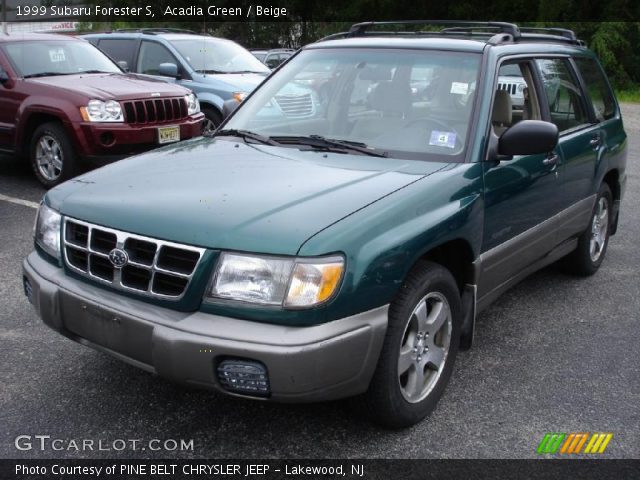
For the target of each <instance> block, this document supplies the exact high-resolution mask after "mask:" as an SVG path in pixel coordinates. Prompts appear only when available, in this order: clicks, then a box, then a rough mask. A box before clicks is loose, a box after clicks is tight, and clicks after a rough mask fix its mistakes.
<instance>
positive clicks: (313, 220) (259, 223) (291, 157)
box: [45, 138, 446, 255]
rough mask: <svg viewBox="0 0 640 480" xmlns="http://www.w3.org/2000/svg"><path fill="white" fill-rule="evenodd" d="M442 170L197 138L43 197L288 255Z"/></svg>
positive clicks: (151, 228)
mask: <svg viewBox="0 0 640 480" xmlns="http://www.w3.org/2000/svg"><path fill="white" fill-rule="evenodd" d="M445 165H446V164H443V163H435V162H425V161H409V160H406V161H405V160H397V159H388V158H377V157H370V156H362V155H346V154H338V153H335V154H334V153H324V152H314V151H300V150H298V149H296V148H285V147H277V146H261V145H247V144H244V143H243V142H235V141H231V139H203V138H200V139H196V140H191V141H186V142H182V143H180V144H176V145H174V146H170V147H165V148H162V149H159V150H156V151H155V152H150V153H147V154H144V155H139V156H137V157H132V158H129V159H126V160H122V161H120V162H118V163H115V164H112V165H109V166H107V167H104V168H101V169H99V170H95V171H93V172H90V173H88V174H86V175H83V176H81V177H78V178H76V179H74V180H70V181H68V182H65V183H64V184H62V185H60V186H58V187H57V188H55V189H53V190H50V191H49V193H48V194H47V196H46V200H45V201H46V202H47V203H48V204H49V205H50V206H51V207H53V208H55V209H57V210H59V211H61V213H62V214H64V215H67V216H70V217H75V218H78V219H81V220H85V221H88V222H92V223H95V224H98V225H103V226H108V227H112V228H116V229H120V230H124V231H127V232H132V233H137V234H140V235H146V236H150V237H154V238H159V239H165V240H170V241H174V242H179V243H185V244H190V245H196V246H202V247H207V248H214V249H216V248H219V249H231V250H239V251H252V252H264V253H273V254H290V255H294V254H296V253H297V252H298V250H299V248H300V247H301V245H302V244H303V243H304V242H305V240H307V239H308V238H309V237H311V236H312V235H314V234H315V233H317V232H318V231H320V230H323V229H325V228H326V227H328V226H330V225H332V224H333V223H335V222H338V221H339V220H340V219H342V218H344V217H346V216H348V215H349V214H351V213H353V212H354V211H356V210H358V209H361V208H363V207H365V206H367V205H370V204H371V203H373V202H375V201H376V200H378V199H380V198H381V197H384V196H386V195H389V194H391V193H392V192H394V191H396V190H398V189H401V188H403V187H404V186H406V185H408V184H410V183H412V182H415V181H417V180H419V179H420V178H423V177H424V176H425V175H429V174H431V173H433V172H435V171H437V170H438V169H441V168H443V167H444V166H445Z"/></svg>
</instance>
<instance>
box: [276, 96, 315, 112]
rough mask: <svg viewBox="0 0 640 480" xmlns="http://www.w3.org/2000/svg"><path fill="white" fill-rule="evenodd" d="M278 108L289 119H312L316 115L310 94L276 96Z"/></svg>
mask: <svg viewBox="0 0 640 480" xmlns="http://www.w3.org/2000/svg"><path fill="white" fill-rule="evenodd" d="M275 100H276V102H277V103H278V106H279V107H280V109H281V110H282V113H284V114H285V115H286V116H287V117H293V118H296V117H298V118H299V117H310V116H312V115H313V114H314V113H315V109H314V105H313V98H312V97H311V94H310V93H305V94H302V95H276V98H275Z"/></svg>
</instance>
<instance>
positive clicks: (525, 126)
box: [24, 22, 627, 427]
mask: <svg viewBox="0 0 640 480" xmlns="http://www.w3.org/2000/svg"><path fill="white" fill-rule="evenodd" d="M423 23H426V22H423ZM429 23H430V24H431V25H430V28H431V30H429V31H417V32H415V33H409V32H406V31H403V32H402V33H394V32H391V31H390V30H389V29H388V26H387V25H382V28H381V27H380V26H379V24H374V23H364V24H358V25H354V26H353V27H352V28H351V30H350V31H349V32H348V33H344V34H337V35H333V36H332V37H331V38H327V39H324V40H323V41H320V42H317V43H315V44H312V45H309V46H307V47H305V48H303V49H302V50H301V51H299V52H297V53H296V54H295V55H294V56H293V57H292V58H291V59H290V60H289V61H288V62H287V63H286V64H284V65H283V66H282V67H281V68H280V69H279V70H278V71H276V72H275V73H274V74H273V75H271V76H270V77H269V78H268V79H266V80H265V82H264V83H263V84H262V85H261V86H260V87H259V88H258V89H256V90H255V91H254V92H252V93H251V95H250V96H249V97H248V98H247V99H246V100H245V101H244V102H242V104H241V105H240V107H239V108H238V109H237V110H235V111H234V112H232V113H231V114H230V116H228V117H227V118H226V120H225V121H224V122H223V124H222V125H221V126H220V127H219V128H218V130H217V131H216V132H215V133H214V134H213V135H212V136H211V137H210V138H200V139H194V140H189V141H185V142H182V143H179V144H177V145H171V146H167V147H163V148H161V149H159V150H155V151H153V152H150V153H146V154H143V155H139V156H137V157H133V158H131V159H130V160H129V161H127V162H120V163H117V164H114V165H110V166H108V167H105V168H102V169H100V170H97V171H93V172H90V173H87V174H86V175H83V176H80V177H78V178H76V179H73V180H70V181H68V182H66V183H64V184H62V185H60V186H58V187H56V188H54V189H52V190H50V191H49V192H48V193H47V194H46V195H45V197H44V199H43V202H42V205H41V207H40V210H39V212H38V217H37V222H36V228H35V251H34V252H32V253H31V254H30V255H29V256H28V257H27V258H26V259H25V261H24V287H25V292H26V294H27V296H28V298H29V299H30V301H31V302H32V303H33V305H34V306H35V308H36V311H37V312H38V314H39V315H40V316H41V317H42V319H43V320H44V322H45V323H46V324H47V325H49V326H50V327H51V328H53V329H54V330H56V331H58V332H60V333H61V334H62V335H65V336H67V337H69V338H71V339H73V340H75V341H77V342H79V343H81V344H83V345H86V346H90V347H93V348H95V349H97V350H100V351H103V352H106V353H108V354H110V355H113V356H115V357H117V358H119V359H121V360H123V361H126V362H129V363H131V364H133V365H135V366H138V367H140V368H143V369H145V370H148V371H150V372H154V373H157V374H158V375H161V376H163V377H166V378H169V379H172V380H176V381H181V382H186V383H188V384H192V385H197V386H202V387H210V388H214V389H217V390H220V391H223V392H226V393H229V394H232V395H236V396H244V397H252V398H256V399H270V400H274V401H280V402H313V401H320V400H330V399H336V398H342V397H350V396H357V397H359V400H360V401H361V402H362V405H363V411H366V412H368V413H369V414H370V415H371V416H372V418H373V419H375V421H377V422H379V423H381V424H384V425H387V426H390V427H404V426H408V425H411V424H414V423H416V422H418V421H420V420H421V419H422V418H424V417H425V416H426V415H427V414H428V413H429V412H430V411H431V410H432V409H433V408H434V407H435V406H436V403H437V401H438V399H439V397H440V396H441V395H442V393H443V390H444V388H445V386H446V384H447V382H448V380H449V377H450V376H451V372H452V369H453V365H454V361H455V359H456V355H457V353H458V351H459V350H461V349H465V348H468V347H469V346H470V345H471V341H472V338H473V330H474V321H475V318H476V316H477V314H478V312H480V311H482V310H483V309H485V308H486V307H487V306H488V305H489V304H490V303H491V302H492V301H493V300H495V299H496V298H497V297H498V296H499V295H500V294H501V293H502V292H504V291H505V290H506V289H508V288H509V287H511V286H513V285H514V284H516V283H517V282H518V281H520V280H522V279H523V278H525V277H526V276H527V275H529V274H530V273H532V272H533V271H535V270H538V269H540V268H541V267H544V266H545V265H548V264H551V263H553V262H556V261H560V262H561V264H562V265H563V267H564V268H565V269H567V270H568V271H570V272H574V273H575V274H578V275H591V274H593V273H595V272H596V271H597V270H598V268H599V267H600V265H601V264H602V261H603V259H604V256H605V252H606V249H607V243H608V241H609V238H610V236H611V235H613V234H614V233H615V232H616V228H617V225H618V212H619V207H620V199H621V197H622V196H623V192H624V188H625V183H626V174H625V164H626V155H627V137H626V134H625V132H624V129H623V124H622V119H621V116H620V109H619V107H618V104H617V102H616V99H615V98H614V95H613V93H612V91H611V87H610V85H609V83H608V81H607V79H606V77H605V74H604V72H603V70H602V68H601V66H600V64H599V63H598V60H597V59H596V57H595V56H594V54H593V53H592V52H591V51H590V50H588V49H587V48H586V47H585V46H584V44H583V43H582V42H581V41H580V40H577V39H576V37H575V35H574V34H573V32H571V31H568V30H562V29H549V30H540V29H531V30H529V29H524V28H519V27H518V26H516V25H513V24H508V23H463V24H460V23H455V24H454V23H450V22H429ZM433 24H436V25H439V28H441V30H439V31H434V30H433ZM410 25H414V26H417V25H419V24H418V23H417V22H411V23H410ZM402 28H403V29H405V30H406V28H407V25H406V22H405V25H403V26H402ZM418 28H419V27H418ZM313 72H316V73H317V72H321V76H322V81H320V82H309V79H310V78H311V79H312V78H313ZM514 72H515V73H514ZM518 72H519V74H518ZM507 76H509V77H511V78H517V82H516V81H514V83H513V84H514V85H520V86H517V87H516V90H517V91H516V92H515V93H514V92H512V91H510V88H507V87H505V86H504V85H505V84H506V83H505V82H504V81H499V79H504V78H505V77H507ZM299 85H305V88H317V89H318V91H317V98H318V105H317V106H315V105H314V106H312V107H309V106H308V105H306V104H305V105H303V104H300V105H298V104H296V105H295V109H299V110H300V111H304V112H303V113H304V114H300V115H298V116H296V115H288V116H283V115H274V111H275V110H277V109H278V108H281V107H280V106H279V105H282V102H283V101H284V100H283V96H284V95H285V94H283V93H282V92H287V91H290V90H292V89H294V88H296V87H297V86H299ZM507 85H508V84H507ZM320 90H321V91H320ZM516 94H517V95H516ZM514 98H517V99H518V101H516V102H514V100H513V99H514ZM275 99H278V100H277V101H276V100H275ZM291 101H292V102H294V101H298V102H299V101H300V100H299V99H291ZM291 107H292V108H293V107H294V106H291ZM309 108H311V109H310V110H309ZM227 110H229V109H227Z"/></svg>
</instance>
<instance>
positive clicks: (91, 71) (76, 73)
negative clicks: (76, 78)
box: [74, 70, 116, 75]
mask: <svg viewBox="0 0 640 480" xmlns="http://www.w3.org/2000/svg"><path fill="white" fill-rule="evenodd" d="M82 73H116V72H105V71H104V70H81V71H79V72H74V75H79V74H82Z"/></svg>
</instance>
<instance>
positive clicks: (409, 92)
mask: <svg viewBox="0 0 640 480" xmlns="http://www.w3.org/2000/svg"><path fill="white" fill-rule="evenodd" d="M479 59H480V56H479V55H477V54H473V53H460V52H442V51H432V50H396V49H377V48H367V49H355V48H353V49H325V48H319V49H310V50H305V51H302V52H301V53H300V54H298V55H297V56H296V57H295V58H294V59H293V60H291V61H289V63H287V64H286V65H285V66H284V67H282V69H281V70H279V71H278V73H277V74H276V75H273V76H272V77H270V78H269V79H268V80H267V81H266V83H265V84H263V85H262V86H261V88H259V89H258V90H256V92H255V93H254V94H253V95H252V96H251V97H250V98H249V99H247V100H246V102H245V103H244V104H243V106H242V108H240V109H239V110H238V111H237V113H236V114H235V115H234V116H233V117H232V118H231V119H230V121H229V122H228V123H227V125H226V128H228V129H237V130H248V131H252V132H255V133H259V134H260V135H262V136H264V137H274V138H276V139H277V137H279V136H289V137H290V136H300V137H302V136H310V135H321V136H323V137H326V138H330V139H334V140H343V141H348V142H356V143H358V144H364V145H366V146H368V147H371V148H372V149H375V150H377V151H383V152H387V154H388V156H390V157H398V158H415V159H434V160H446V161H458V160H461V159H462V156H463V155H464V151H465V148H466V137H467V132H468V130H469V123H470V118H471V110H472V106H473V103H474V98H475V86H476V84H477V78H478V70H479ZM314 80H318V81H314Z"/></svg>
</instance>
